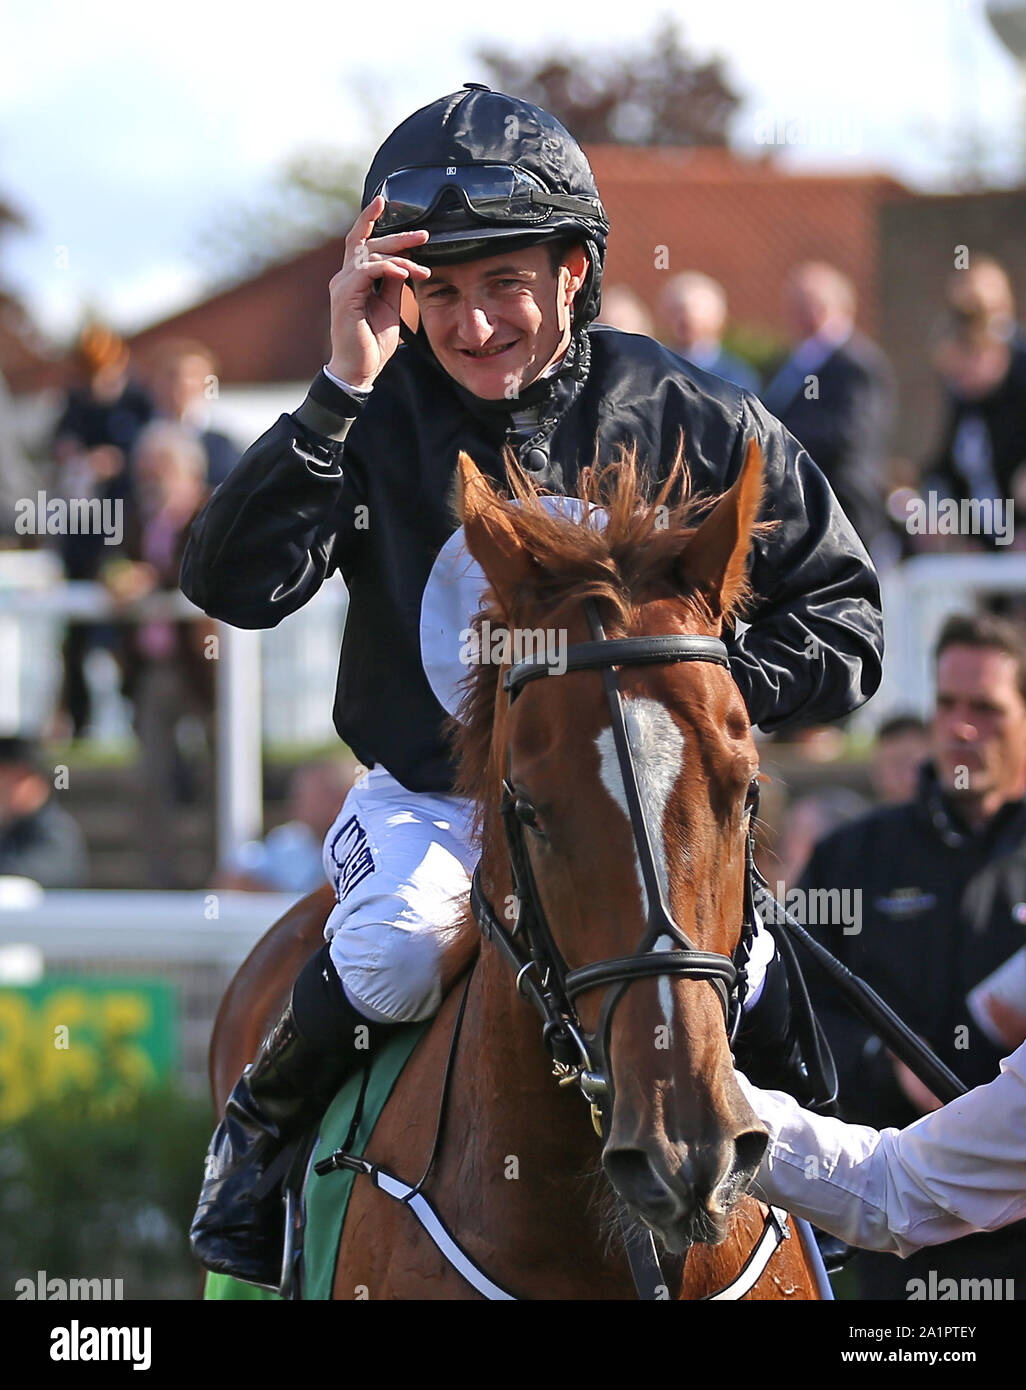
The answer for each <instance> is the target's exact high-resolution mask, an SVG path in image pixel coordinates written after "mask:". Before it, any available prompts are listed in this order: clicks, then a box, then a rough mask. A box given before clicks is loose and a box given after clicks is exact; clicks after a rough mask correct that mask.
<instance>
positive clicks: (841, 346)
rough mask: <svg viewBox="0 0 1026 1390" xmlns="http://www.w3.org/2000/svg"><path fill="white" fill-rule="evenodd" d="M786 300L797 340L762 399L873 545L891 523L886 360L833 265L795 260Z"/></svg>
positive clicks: (890, 388)
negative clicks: (861, 325) (859, 322)
mask: <svg viewBox="0 0 1026 1390" xmlns="http://www.w3.org/2000/svg"><path fill="white" fill-rule="evenodd" d="M784 303H785V307H786V310H787V313H788V317H789V319H790V321H791V325H792V328H793V331H794V337H795V346H794V349H793V351H792V353H791V356H790V357H789V358H788V359H787V361H786V362H785V363H784V365H783V366H782V367H781V369H780V371H779V372H778V373H777V375H776V377H775V378H774V379H773V380H772V381H771V382H770V384H769V385H768V386H767V388H766V390H765V391H763V392H762V393H761V395H762V400H763V402H764V404H765V405H766V408H767V410H771V411H772V412H773V413H774V414H775V415H776V416H777V417H778V418H779V419H780V420H781V422H782V423H783V424H784V425H785V426H786V427H787V429H788V430H789V431H790V432H791V434H793V435H794V437H795V438H796V439H798V440H800V441H801V443H802V444H803V445H804V446H805V448H806V449H808V451H809V453H810V454H811V455H812V457H813V458H814V459H815V460H816V463H817V464H818V465H819V467H820V468H821V469H822V470H823V472H824V474H825V475H826V479H827V482H828V483H829V484H830V486H831V487H832V488H833V490H834V492H835V493H836V495H837V499H838V501H839V502H840V504H841V506H842V507H843V508H844V514H845V516H847V518H848V520H849V521H850V522H851V523H852V525H853V526H854V527H855V530H856V531H857V532H858V533H859V536H860V537H861V539H862V542H863V544H864V545H865V546H866V547H867V549H868V550H869V551H870V552H871V553H872V552H873V551H874V549H875V547H876V545H877V543H878V542H879V541H880V539H881V537H882V535H883V533H884V531H885V530H886V528H887V525H888V520H887V511H886V507H885V503H884V499H885V497H886V495H887V477H886V467H885V465H886V458H887V441H888V435H889V433H890V429H891V424H892V419H893V413H894V385H893V375H892V372H891V368H890V364H889V363H888V361H887V359H886V357H884V355H883V353H882V352H881V351H880V349H879V348H878V347H877V346H876V344H875V343H873V342H871V341H870V339H869V338H867V337H865V336H864V335H863V334H861V333H859V332H858V331H857V329H856V328H855V291H854V287H853V286H852V283H851V281H850V280H849V279H848V278H847V276H845V275H842V274H841V272H840V271H839V270H837V269H835V267H834V266H831V265H825V264H822V263H820V262H817V261H810V262H808V263H807V264H804V265H798V266H795V268H794V269H793V270H792V271H791V273H790V275H789V276H788V279H787V285H786V290H785V299H784Z"/></svg>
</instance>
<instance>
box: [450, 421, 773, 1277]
mask: <svg viewBox="0 0 1026 1390" xmlns="http://www.w3.org/2000/svg"><path fill="white" fill-rule="evenodd" d="M460 462H461V474H462V493H461V511H462V516H463V521H464V526H465V533H466V539H467V546H468V548H469V550H470V551H471V553H472V555H473V556H474V558H475V559H476V560H477V561H478V563H479V564H480V566H481V568H482V569H483V571H484V573H485V575H486V576H487V578H488V581H489V583H490V586H491V598H492V600H493V602H492V604H491V607H490V608H488V609H487V610H486V611H485V614H484V617H485V618H487V620H488V622H489V625H490V626H489V633H490V637H491V643H492V653H493V659H494V657H495V656H498V658H499V665H498V666H495V665H493V666H489V665H487V664H483V665H481V666H480V667H479V668H478V669H477V670H476V671H475V673H474V675H473V677H472V679H471V681H470V683H469V688H468V695H467V699H466V702H465V705H464V714H465V716H466V719H465V725H464V728H463V732H462V734H461V748H460V751H461V754H462V761H461V768H462V778H461V787H462V790H463V791H464V792H465V793H466V794H467V795H470V796H473V797H474V798H475V800H476V801H477V803H478V806H479V810H480V814H481V817H482V832H483V834H482V845H483V857H482V878H483V881H484V883H485V885H486V888H487V890H488V892H489V893H490V894H492V895H493V896H492V901H493V902H495V901H496V900H498V901H499V902H500V903H501V901H502V899H503V897H504V895H506V894H507V892H508V885H509V881H510V880H509V868H508V864H509V859H508V855H507V841H506V838H505V837H504V833H503V827H502V824H501V817H500V811H499V798H500V789H501V788H502V787H503V784H504V783H505V784H506V786H507V795H506V802H505V804H506V816H507V819H509V820H510V825H511V826H513V820H512V817H515V819H516V825H515V826H513V839H514V840H515V841H516V843H517V844H518V845H519V846H521V847H522V848H521V849H520V851H519V853H520V854H521V857H522V859H523V860H524V861H525V863H524V870H526V872H524V870H522V873H523V874H524V877H526V878H528V880H530V878H533V883H534V887H533V889H532V890H531V892H530V894H529V896H530V897H531V898H532V899H534V900H535V906H536V909H537V911H536V914H535V915H536V916H539V917H541V918H542V919H543V922H542V924H541V930H542V933H543V938H544V939H545V940H547V941H548V943H549V945H551V946H552V947H553V948H554V952H555V954H556V957H557V959H558V958H559V957H561V958H562V959H561V960H559V961H558V967H557V970H556V974H557V976H561V975H564V974H565V972H570V974H571V975H572V976H573V979H572V982H571V984H572V988H571V989H569V990H568V991H567V993H568V994H570V995H571V996H572V1003H573V1006H574V1008H575V1010H576V1016H577V1020H578V1021H579V1024H580V1030H581V1032H582V1034H583V1036H584V1038H585V1040H586V1044H587V1049H588V1053H589V1055H590V1062H591V1069H592V1070H593V1072H594V1073H595V1074H596V1075H595V1077H594V1081H595V1082H597V1085H596V1086H593V1088H592V1094H593V1095H598V1097H599V1099H600V1102H601V1111H602V1134H603V1140H604V1145H603V1149H602V1162H603V1166H604V1168H605V1171H606V1173H607V1175H608V1177H609V1179H610V1181H611V1183H612V1184H613V1187H614V1188H615V1189H616V1191H617V1192H618V1193H619V1195H620V1196H621V1197H622V1198H623V1200H624V1201H625V1202H626V1203H627V1205H628V1207H629V1208H630V1209H631V1210H632V1211H633V1212H634V1213H635V1214H636V1215H637V1216H639V1217H640V1218H641V1219H643V1220H644V1221H645V1223H646V1224H647V1225H648V1226H650V1227H651V1228H652V1229H653V1230H654V1231H655V1232H656V1233H657V1234H658V1235H659V1236H660V1237H661V1239H662V1240H663V1242H664V1244H665V1245H666V1246H667V1247H668V1248H669V1249H670V1250H672V1251H681V1250H682V1249H684V1248H686V1246H687V1244H689V1243H691V1242H692V1241H696V1240H700V1241H718V1240H720V1239H722V1238H723V1236H724V1234H725V1231H726V1223H727V1217H728V1214H729V1211H730V1208H731V1206H732V1205H733V1203H734V1202H735V1201H736V1200H737V1198H738V1197H739V1196H740V1194H741V1193H742V1192H743V1191H744V1190H745V1189H746V1187H747V1186H748V1184H749V1182H750V1181H751V1179H752V1177H753V1176H754V1174H755V1172H756V1170H757V1168H758V1166H759V1163H760V1161H761V1159H762V1155H763V1151H764V1149H765V1145H766V1132H765V1130H764V1129H763V1127H762V1126H761V1125H760V1123H759V1121H758V1120H757V1118H756V1116H755V1115H754V1113H753V1112H752V1111H751V1109H750V1108H749V1106H748V1105H747V1103H746V1102H745V1100H744V1098H743V1096H742V1094H741V1092H740V1090H739V1089H738V1087H737V1085H736V1083H735V1081H734V1071H733V1066H732V1060H731V1054H730V1047H729V1043H728V1039H727V1032H726V1029H725V1026H724V1021H725V1008H724V1002H725V1000H724V997H723V996H724V995H725V994H726V993H727V992H728V991H727V989H725V988H724V983H723V980H722V979H720V981H719V982H717V980H715V979H714V978H711V976H710V975H709V974H703V972H702V970H701V959H702V958H701V957H699V956H692V957H688V959H689V960H690V963H691V966H692V969H690V970H689V969H685V968H684V964H683V961H684V957H682V955H681V953H682V952H684V951H686V949H687V948H688V947H693V948H696V949H697V951H698V952H701V953H716V957H718V958H720V960H721V962H722V958H724V957H726V958H729V957H731V956H733V954H734V952H735V949H736V947H737V945H738V941H739V937H740V934H741V931H742V923H743V921H744V916H745V893H744V889H745V862H746V845H747V836H748V831H749V821H750V817H751V813H752V802H753V788H754V785H755V779H756V777H757V773H758V759H757V754H756V749H755V745H754V742H753V739H752V734H751V727H750V724H749V720H748V715H747V712H746V710H745V706H744V702H743V701H742V699H741V696H740V694H739V692H738V689H737V687H736V685H735V684H734V681H733V680H732V679H731V676H730V672H729V669H726V668H725V666H724V665H723V664H720V661H718V660H717V656H716V651H717V648H716V644H715V643H709V642H706V643H705V644H704V645H703V644H702V643H696V644H694V656H696V657H697V658H698V659H679V658H680V656H681V655H682V648H681V646H680V644H678V650H677V655H676V658H672V657H671V658H670V659H663V660H660V661H658V662H656V663H654V664H633V658H631V659H630V660H631V664H628V662H627V661H625V662H624V664H623V665H622V666H619V667H618V668H617V669H616V670H615V673H614V672H613V667H612V663H611V662H609V661H608V658H607V659H606V663H605V664H602V665H596V666H593V665H591V664H590V663H589V665H588V666H587V667H586V668H584V669H571V670H569V671H565V674H559V675H558V678H555V679H553V678H551V677H550V678H546V679H534V680H531V681H530V682H524V683H523V684H520V685H518V686H517V687H516V689H515V691H507V690H505V689H504V688H503V683H502V681H501V680H500V679H499V676H500V674H501V673H502V672H503V671H505V670H507V669H508V668H509V665H510V661H511V660H512V662H516V661H518V660H521V659H522V658H524V657H525V656H526V657H531V656H537V657H539V658H540V659H541V660H542V661H546V662H547V663H548V664H549V667H550V669H551V670H553V671H554V673H558V672H559V670H560V666H561V662H562V661H564V660H565V658H566V654H567V651H568V650H576V649H578V647H579V644H583V643H592V642H594V641H595V640H596V637H597V636H598V635H601V636H603V637H605V638H628V637H646V638H648V637H653V636H672V635H680V634H689V635H693V636H698V637H704V638H706V639H708V638H718V637H719V636H720V634H721V631H722V627H723V624H724V622H725V621H726V620H729V619H730V618H731V616H732V615H733V614H734V612H735V611H736V608H737V605H738V604H739V602H740V601H741V600H742V599H743V597H744V593H745V571H746V560H747V556H748V551H749V548H750V544H751V539H752V535H753V532H754V531H755V530H757V529H758V528H757V526H756V522H755V518H756V514H757V512H758V508H759V502H760V498H761V492H762V460H761V457H760V455H759V453H758V450H757V448H756V447H755V445H754V444H753V445H751V446H750V447H749V450H748V454H747V457H746V460H745V464H744V467H743V469H742V471H741V473H740V475H739V477H738V479H737V481H736V482H735V484H734V485H733V487H731V489H730V490H729V492H727V493H725V494H724V495H723V496H722V497H721V498H720V499H719V500H718V501H717V502H716V504H715V506H713V507H712V509H711V510H710V511H709V512H708V514H707V515H706V516H705V517H704V519H703V520H702V521H701V523H700V524H699V525H697V527H696V526H695V525H694V524H693V518H694V506H693V504H689V503H687V502H686V501H685V502H683V503H674V504H671V502H670V499H671V498H673V497H674V496H675V493H676V492H677V491H678V490H679V489H680V487H681V485H682V484H683V483H684V482H685V481H686V475H685V473H684V469H683V465H682V464H681V463H680V461H679V460H678V464H677V466H676V467H675V468H674V470H673V473H672V474H671V477H670V479H669V480H668V482H667V483H666V484H665V485H664V486H663V488H662V489H661V490H660V492H659V494H658V496H657V497H656V498H655V499H654V500H648V501H646V500H645V496H644V490H645V484H644V480H643V479H642V477H641V476H640V474H639V470H638V467H637V465H636V462H635V460H634V459H633V458H631V457H626V458H624V459H623V460H622V461H621V463H620V464H619V465H617V466H616V467H615V468H613V469H607V470H605V471H604V472H602V473H597V472H594V471H588V472H587V473H586V474H585V475H584V480H583V484H582V496H583V497H584V499H585V501H586V503H588V504H599V505H601V506H602V507H603V508H604V525H598V524H596V521H595V517H594V516H593V515H592V516H591V519H590V520H589V513H588V511H587V508H586V509H585V512H584V515H583V516H582V517H580V518H579V519H577V520H572V519H569V518H567V517H565V516H561V515H559V514H554V513H553V512H552V511H551V510H550V509H548V508H547V507H546V506H545V505H544V504H543V503H542V502H541V501H540V500H539V498H538V497H537V496H536V494H535V493H534V490H533V489H532V488H531V486H530V485H529V484H528V483H527V482H526V480H525V479H523V478H522V477H519V476H517V475H514V476H513V479H512V482H513V491H514V494H515V500H514V501H512V502H510V501H505V500H501V499H499V498H498V497H497V496H496V495H495V493H494V491H493V489H492V487H491V486H490V485H489V483H488V482H486V480H485V479H484V477H483V476H482V474H481V473H480V472H479V471H478V469H477V468H476V466H475V465H474V464H473V462H472V461H471V460H470V459H469V458H467V456H466V455H462V456H461V461H460ZM589 610H590V616H589ZM599 616H600V617H601V628H599V627H597V626H596V619H597V618H598V617H599ZM497 631H498V632H502V631H505V632H507V633H509V635H510V636H509V640H508V641H507V642H506V644H505V645H503V643H502V642H496V641H495V633H496V632H497ZM686 649H687V644H686V643H685V644H683V650H686ZM596 650H597V649H593V650H592V651H591V653H590V655H591V656H592V657H594V656H595V655H596ZM618 650H622V649H618ZM703 653H707V655H703ZM486 655H487V653H486ZM625 655H628V654H625ZM719 657H720V660H722V657H723V653H722V652H719ZM598 660H599V662H603V658H602V657H601V656H599V657H598ZM611 684H615V685H616V686H618V691H619V693H618V695H617V694H616V693H615V692H613V691H611V689H610V685H611ZM511 694H514V695H515V698H513V699H511ZM618 710H620V711H622V714H621V715H618V713H617V711H618ZM628 750H629V751H628ZM514 857H516V854H514ZM525 891H526V890H525V888H524V885H523V883H522V884H521V896H523V895H524V894H525ZM546 924H547V926H546ZM667 924H669V925H667ZM549 933H550V934H551V935H550V936H549V935H548V934H549ZM678 933H680V934H678ZM663 952H673V953H675V955H674V956H673V957H672V960H673V963H674V970H672V971H670V972H668V973H663V972H662V971H661V969H660V962H659V961H658V959H656V958H657V957H658V956H659V955H660V953H663ZM633 956H637V959H636V961H635V963H634V965H633V966H631V965H627V966H624V960H623V958H626V957H633ZM670 959H671V958H670V957H667V961H669V960H670ZM704 959H705V963H706V964H707V965H708V964H709V962H710V961H712V966H711V970H712V973H713V974H715V972H716V970H717V968H719V969H720V971H721V973H722V963H721V965H720V966H719V967H717V964H716V959H715V958H714V957H711V956H706V957H705V958H704ZM599 962H611V963H612V964H613V967H617V966H619V967H620V970H619V973H617V971H616V969H615V968H614V969H613V970H612V971H607V972H606V974H605V976H604V978H600V979H598V980H597V981H596V982H595V983H590V982H589V980H588V978H587V977H578V976H575V975H573V972H575V971H577V970H579V969H580V968H581V967H584V966H589V965H594V964H596V963H599ZM696 962H697V963H698V964H697V965H696ZM678 967H679V969H680V973H677V968H678ZM650 972H651V973H650ZM600 973H601V972H600ZM729 974H730V972H729V968H728V970H727V971H726V975H727V977H728V979H729ZM611 975H612V979H611V978H610V976H611ZM578 986H583V987H582V988H580V989H579V990H578ZM586 1070H587V1069H586ZM585 1079H586V1080H588V1079H589V1078H587V1077H586V1078H585ZM603 1080H604V1081H605V1082H606V1083H607V1086H608V1091H607V1093H606V1094H605V1095H602V1081H603Z"/></svg>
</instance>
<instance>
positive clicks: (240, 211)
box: [198, 148, 365, 288]
mask: <svg viewBox="0 0 1026 1390" xmlns="http://www.w3.org/2000/svg"><path fill="white" fill-rule="evenodd" d="M364 163H365V161H364V160H362V159H354V158H347V157H346V156H344V155H341V154H339V152H338V151H337V150H334V149H330V148H310V149H306V150H304V151H301V152H299V153H297V154H295V155H292V156H291V157H290V158H289V159H287V160H286V161H285V162H284V163H283V164H282V166H281V167H280V169H279V170H278V171H277V173H276V174H275V176H274V179H273V181H272V182H271V184H270V186H269V187H268V189H267V191H266V193H264V194H262V195H261V197H260V199H259V201H257V202H256V203H252V204H249V205H239V206H236V207H234V208H230V209H228V210H226V211H222V212H221V214H220V215H219V216H218V218H217V220H216V222H215V223H213V224H212V225H211V226H210V227H208V229H207V230H206V232H205V233H204V234H203V235H202V237H201V239H200V245H199V248H198V249H199V253H200V255H201V257H202V258H203V260H204V261H205V262H206V263H207V265H208V266H209V267H210V275H211V283H210V286H209V287H210V288H215V287H221V286H224V285H226V284H231V283H233V282H234V281H238V280H246V279H248V278H249V277H250V276H252V275H256V274H257V272H258V271H260V270H263V269H264V268H265V267H266V266H268V265H271V264H272V263H273V262H275V261H280V260H285V259H287V258H288V257H290V256H295V255H298V254H299V253H300V252H301V251H304V250H306V249H307V248H308V247H311V246H317V245H318V244H319V243H320V242H323V241H326V240H327V239H328V238H329V237H332V236H341V235H343V234H344V233H345V232H348V230H349V228H350V227H351V226H352V224H353V221H354V219H355V217H356V214H357V213H358V212H359V210H360V191H361V188H362V185H363V172H364Z"/></svg>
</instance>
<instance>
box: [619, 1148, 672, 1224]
mask: <svg viewBox="0 0 1026 1390" xmlns="http://www.w3.org/2000/svg"><path fill="white" fill-rule="evenodd" d="M602 1166H603V1167H604V1168H605V1170H606V1175H607V1176H608V1178H609V1181H610V1182H611V1183H612V1184H613V1186H614V1187H615V1188H616V1190H617V1192H619V1193H620V1195H621V1197H624V1198H626V1200H627V1201H629V1202H630V1203H631V1204H632V1205H634V1206H636V1207H638V1208H640V1209H641V1210H643V1211H647V1210H649V1209H650V1208H651V1207H653V1206H660V1205H662V1204H663V1203H665V1202H667V1201H668V1200H670V1201H672V1197H671V1195H670V1193H668V1192H667V1189H666V1187H665V1185H664V1184H663V1183H661V1182H660V1181H659V1178H658V1177H657V1175H656V1174H655V1172H654V1171H653V1169H652V1165H651V1163H650V1162H649V1160H648V1158H647V1156H646V1155H645V1153H644V1152H643V1151H642V1150H641V1149H613V1150H612V1151H611V1152H607V1153H606V1154H604V1155H603V1158H602Z"/></svg>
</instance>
